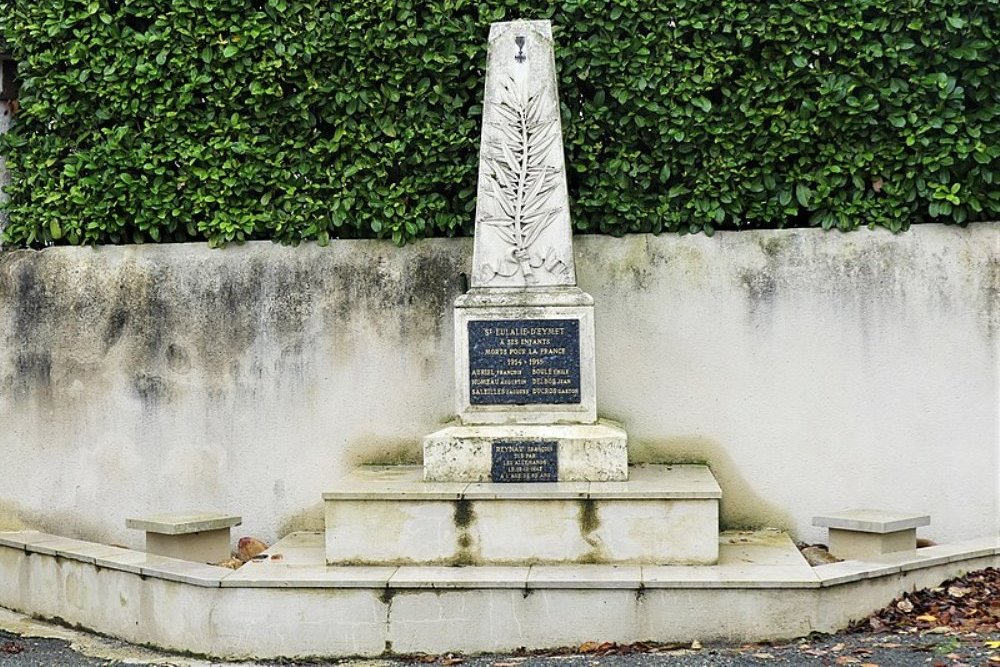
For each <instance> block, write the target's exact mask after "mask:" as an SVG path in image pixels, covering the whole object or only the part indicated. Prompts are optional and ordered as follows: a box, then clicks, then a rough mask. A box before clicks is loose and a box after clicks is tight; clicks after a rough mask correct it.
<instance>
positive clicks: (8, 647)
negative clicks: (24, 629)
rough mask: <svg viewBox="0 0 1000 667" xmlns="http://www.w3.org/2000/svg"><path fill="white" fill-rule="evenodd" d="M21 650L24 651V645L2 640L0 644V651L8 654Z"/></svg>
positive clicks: (20, 651)
mask: <svg viewBox="0 0 1000 667" xmlns="http://www.w3.org/2000/svg"><path fill="white" fill-rule="evenodd" d="M23 652H24V646H22V645H21V644H18V643H16V642H4V643H3V644H0V653H8V654H10V655H14V654H17V653H23Z"/></svg>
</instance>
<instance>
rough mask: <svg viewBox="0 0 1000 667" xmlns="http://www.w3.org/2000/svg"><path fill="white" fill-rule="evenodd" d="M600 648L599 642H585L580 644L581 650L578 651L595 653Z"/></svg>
mask: <svg viewBox="0 0 1000 667" xmlns="http://www.w3.org/2000/svg"><path fill="white" fill-rule="evenodd" d="M599 646H600V644H598V643H597V642H583V643H582V644H580V648H578V649H577V651H579V652H580V653H593V652H595V651H596V650H597V648H598V647H599Z"/></svg>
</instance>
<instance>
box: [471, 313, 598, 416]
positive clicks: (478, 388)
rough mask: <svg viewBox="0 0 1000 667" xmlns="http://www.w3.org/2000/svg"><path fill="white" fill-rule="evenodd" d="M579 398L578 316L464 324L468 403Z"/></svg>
mask: <svg viewBox="0 0 1000 667" xmlns="http://www.w3.org/2000/svg"><path fill="white" fill-rule="evenodd" d="M580 400H581V399H580V320H473V321H471V322H469V402H470V403H471V404H472V405H524V404H528V403H580Z"/></svg>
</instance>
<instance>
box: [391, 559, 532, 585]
mask: <svg viewBox="0 0 1000 667" xmlns="http://www.w3.org/2000/svg"><path fill="white" fill-rule="evenodd" d="M528 569H529V568H527V567H523V566H521V567H518V566H515V567H509V566H508V567H504V566H490V565H487V566H479V567H413V566H403V567H400V568H398V569H397V570H396V572H395V574H393V576H392V578H390V579H389V583H388V586H389V588H391V589H393V590H396V589H401V588H524V587H525V584H526V582H527V580H528Z"/></svg>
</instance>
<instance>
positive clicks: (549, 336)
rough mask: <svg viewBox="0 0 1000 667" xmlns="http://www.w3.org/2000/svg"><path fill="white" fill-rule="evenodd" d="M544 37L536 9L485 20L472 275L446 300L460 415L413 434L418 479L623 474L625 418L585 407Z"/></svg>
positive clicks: (559, 144) (590, 327) (586, 338)
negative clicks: (525, 17) (601, 416)
mask: <svg viewBox="0 0 1000 667" xmlns="http://www.w3.org/2000/svg"><path fill="white" fill-rule="evenodd" d="M552 46H553V44H552V27H551V25H550V23H549V22H548V21H511V22H506V23H495V24H493V25H492V26H491V29H490V37H489V52H488V63H487V73H486V92H485V96H484V102H483V130H482V140H481V144H480V157H479V185H478V199H477V207H476V230H475V240H474V251H473V267H472V274H471V275H472V279H471V289H470V290H469V292H468V293H467V294H464V295H462V296H460V297H459V298H458V299H456V301H455V380H456V388H457V391H456V410H457V413H458V417H459V420H460V422H461V423H460V424H456V425H453V426H450V427H448V428H445V429H443V430H441V431H438V432H437V433H434V434H431V435H429V436H427V437H426V438H424V477H425V479H427V480H432V481H494V482H505V481H509V482H543V481H584V480H586V481H605V480H624V479H626V478H627V476H628V466H627V453H626V436H625V432H624V431H623V430H622V429H621V428H619V427H618V426H616V425H614V424H611V423H609V422H604V421H599V420H598V419H597V390H596V389H597V388H596V384H597V382H596V376H595V370H594V305H593V304H594V302H593V299H592V298H591V297H590V295H588V294H586V293H584V292H583V291H581V290H580V289H579V288H578V287H577V286H576V269H575V265H574V261H573V238H572V228H571V225H570V217H569V200H568V195H567V190H566V169H565V161H564V157H563V141H562V127H561V123H560V114H559V98H558V91H557V88H556V70H555V58H554V55H553V48H552Z"/></svg>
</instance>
